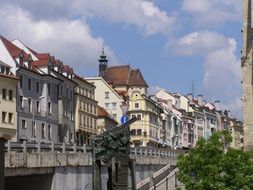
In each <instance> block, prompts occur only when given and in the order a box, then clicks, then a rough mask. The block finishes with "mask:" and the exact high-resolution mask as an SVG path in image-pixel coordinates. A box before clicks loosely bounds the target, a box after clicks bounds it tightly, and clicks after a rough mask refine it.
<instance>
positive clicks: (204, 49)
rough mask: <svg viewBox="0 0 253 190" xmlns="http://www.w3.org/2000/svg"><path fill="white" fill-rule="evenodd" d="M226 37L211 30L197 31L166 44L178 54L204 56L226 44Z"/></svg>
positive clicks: (227, 40)
mask: <svg viewBox="0 0 253 190" xmlns="http://www.w3.org/2000/svg"><path fill="white" fill-rule="evenodd" d="M229 40H230V39H228V38H225V37H224V36H223V35H221V34H219V33H216V32H211V31H207V30H206V31H198V32H193V33H190V34H188V35H185V36H183V37H181V38H179V39H177V40H175V41H172V42H170V43H168V44H167V46H168V48H169V49H172V50H173V52H175V53H176V54H179V55H195V54H196V55H202V56H205V55H207V54H209V53H210V52H213V51H214V50H216V49H223V48H226V47H227V46H228V43H229Z"/></svg>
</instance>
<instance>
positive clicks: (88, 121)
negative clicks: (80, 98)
mask: <svg viewBox="0 0 253 190" xmlns="http://www.w3.org/2000/svg"><path fill="white" fill-rule="evenodd" d="M87 126H88V127H89V126H90V118H89V117H87Z"/></svg>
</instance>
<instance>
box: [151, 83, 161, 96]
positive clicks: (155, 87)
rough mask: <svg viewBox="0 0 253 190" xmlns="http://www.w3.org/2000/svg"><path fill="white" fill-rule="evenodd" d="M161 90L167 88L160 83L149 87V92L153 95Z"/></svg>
mask: <svg viewBox="0 0 253 190" xmlns="http://www.w3.org/2000/svg"><path fill="white" fill-rule="evenodd" d="M159 90H165V88H163V87H160V86H158V85H157V86H150V87H149V88H148V94H150V95H153V94H155V93H157V92H158V91H159Z"/></svg>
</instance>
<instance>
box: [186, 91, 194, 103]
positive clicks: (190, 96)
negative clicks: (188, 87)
mask: <svg viewBox="0 0 253 190" xmlns="http://www.w3.org/2000/svg"><path fill="white" fill-rule="evenodd" d="M187 98H188V99H189V100H190V102H192V99H193V95H192V93H189V94H187Z"/></svg>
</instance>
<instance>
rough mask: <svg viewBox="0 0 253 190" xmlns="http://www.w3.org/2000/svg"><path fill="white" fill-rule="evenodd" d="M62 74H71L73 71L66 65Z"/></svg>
mask: <svg viewBox="0 0 253 190" xmlns="http://www.w3.org/2000/svg"><path fill="white" fill-rule="evenodd" d="M62 71H63V72H70V73H73V69H72V68H70V67H69V66H68V65H63V70H62Z"/></svg>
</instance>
